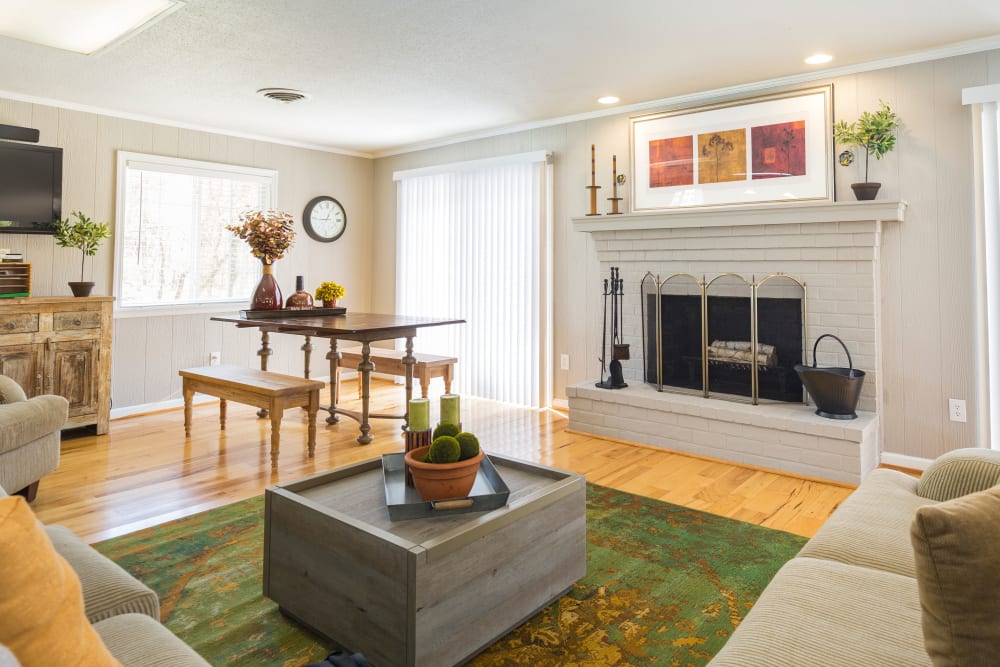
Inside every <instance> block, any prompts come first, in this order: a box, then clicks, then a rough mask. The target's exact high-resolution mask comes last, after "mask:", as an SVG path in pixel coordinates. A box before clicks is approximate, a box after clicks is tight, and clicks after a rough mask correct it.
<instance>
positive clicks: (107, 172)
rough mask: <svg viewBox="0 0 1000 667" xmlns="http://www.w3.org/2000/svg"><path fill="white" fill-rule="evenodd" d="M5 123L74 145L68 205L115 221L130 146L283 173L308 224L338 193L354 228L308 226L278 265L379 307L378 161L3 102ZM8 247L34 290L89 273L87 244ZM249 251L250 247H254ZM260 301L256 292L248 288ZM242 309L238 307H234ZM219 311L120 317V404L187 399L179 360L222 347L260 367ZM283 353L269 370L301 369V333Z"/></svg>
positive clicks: (115, 393) (22, 242) (108, 250)
mask: <svg viewBox="0 0 1000 667" xmlns="http://www.w3.org/2000/svg"><path fill="white" fill-rule="evenodd" d="M0 123H4V124H10V125H21V126H26V127H34V128H37V129H38V130H40V131H41V139H40V142H39V143H41V144H43V145H47V146H61V147H62V148H63V214H64V215H68V214H69V212H70V211H73V210H76V209H79V210H82V211H83V212H85V213H88V214H90V215H92V217H94V218H95V219H96V220H107V221H109V222H112V223H113V222H114V209H115V168H116V151H117V150H119V149H122V150H128V151H135V152H140V153H152V154H156V155H167V156H172V157H181V158H189V159H195V160H208V161H213V162H224V163H228V164H238V165H245V166H253V167H263V168H268V169H276V170H278V187H279V192H278V201H277V206H278V207H279V208H282V209H284V210H287V211H289V212H291V213H292V214H293V215H294V216H295V218H296V220H297V221H301V215H302V209H303V208H304V207H305V205H306V203H307V202H308V201H309V199H311V198H312V197H315V196H318V195H331V196H333V197H336V198H337V199H338V200H339V201H340V202H341V203H342V204H343V205H344V208H345V209H346V211H347V232H346V233H345V234H344V235H343V236H342V237H341V238H340V239H339V240H337V241H335V242H334V243H332V244H331V243H318V242H316V241H313V240H312V239H310V238H309V237H308V236H306V235H305V233H304V232H302V228H301V225H298V226H297V231H299V236H298V239H297V240H296V242H295V246H294V247H293V249H292V251H291V252H290V253H289V255H288V256H287V257H286V258H285V259H283V260H281V261H280V262H278V263H277V265H276V273H277V276H278V281H279V283H280V285H281V289H282V291H283V292H284V293H285V294H286V295H287V294H290V293H291V292H292V291H294V286H295V276H296V275H303V276H305V281H306V287H307V289H311V288H314V287H315V286H316V285H317V284H319V282H321V281H323V280H336V281H337V282H340V283H341V284H343V285H344V286H345V287H346V288H347V291H348V296H347V297H346V298H345V299H344V304H345V305H347V306H348V307H349V308H352V309H356V310H359V311H365V310H368V309H369V308H370V307H371V283H372V266H371V261H370V260H371V253H372V247H373V242H372V235H371V231H372V225H371V219H372V214H371V210H372V209H371V207H372V161H371V160H369V159H366V158H356V157H348V156H344V155H336V154H332V153H326V152H321V151H313V150H307V149H302V148H294V147H289V146H283V145H279V144H273V143H268V142H263V141H253V140H249V139H240V138H235V137H229V136H225V135H221V134H212V133H208V132H198V131H194V130H185V129H179V128H176V127H167V126H163V125H156V124H152V123H144V122H139V121H132V120H123V119H119V118H112V117H109V116H104V115H99V114H93V113H84V112H80V111H71V110H66V109H58V108H54V107H49V106H45V105H40V104H29V103H25V102H19V101H13V100H6V99H0ZM0 243H2V245H3V246H4V247H10V248H12V249H14V250H20V251H23V252H24V253H25V258H26V261H29V262H31V263H32V269H33V289H32V294H33V295H34V296H46V295H63V294H66V295H68V294H70V291H69V288H68V287H67V285H66V283H67V281H70V280H79V273H78V271H79V266H80V263H79V251H77V250H73V249H66V248H59V247H57V246H56V245H55V243H54V241H53V238H52V237H51V236H47V235H25V234H3V235H0ZM248 252H249V250H248ZM113 264H114V241H113V240H111V241H109V242H106V243H105V244H104V245H103V246H102V248H101V250H100V252H99V253H98V255H97V256H96V257H94V258H93V259H92V260H91V259H88V260H87V275H88V279H92V280H94V281H95V282H96V283H97V286H96V288H95V294H111V290H112V266H113ZM247 297H248V299H249V295H247ZM228 312H230V313H231V312H233V311H228ZM209 317H210V314H197V315H176V316H156V317H130V318H116V320H115V331H114V351H113V354H112V362H113V364H112V365H113V370H112V401H113V403H112V407H113V408H123V407H128V406H133V405H145V404H151V403H158V402H161V401H167V400H172V399H177V398H179V397H180V382H179V378H178V376H177V369H179V368H184V367H190V366H198V365H204V364H207V363H208V354H209V352H211V351H215V350H218V351H221V352H222V361H223V363H235V364H244V365H255V364H256V363H257V359H256V356H255V352H256V350H257V347H258V343H259V338H258V336H257V335H256V334H253V333H251V332H250V331H248V330H240V331H237V329H236V328H235V327H234V326H231V325H223V324H221V323H219V322H211V321H210V320H209ZM272 342H273V347H274V348H275V354H274V356H272V357H271V360H270V365H269V367H270V368H271V369H273V370H279V371H293V372H296V373H297V372H301V366H302V361H301V359H302V357H301V352H299V346H301V344H302V339H301V338H298V337H294V336H291V337H290V336H272ZM323 354H325V350H324V351H319V350H317V353H316V354H314V363H313V371H314V373H315V374H317V375H325V374H326V372H325V371H323V365H324V363H325V362H324V361H323V358H322V357H323Z"/></svg>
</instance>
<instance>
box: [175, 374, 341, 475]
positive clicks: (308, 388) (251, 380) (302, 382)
mask: <svg viewBox="0 0 1000 667" xmlns="http://www.w3.org/2000/svg"><path fill="white" fill-rule="evenodd" d="M178 373H179V374H180V376H181V377H182V378H184V435H185V436H186V437H190V436H191V400H192V399H193V398H194V394H195V392H199V393H202V394H208V395H209V396H216V397H218V398H219V426H220V427H221V428H222V429H223V430H225V428H226V401H227V400H228V401H236V402H237V403H243V404H244V405H252V406H254V407H256V408H263V409H266V410H268V411H269V414H270V417H271V467H272V468H276V467H277V466H278V448H279V447H280V445H281V417H282V415H284V413H285V409H286V408H297V407H304V408H306V411H307V412H308V415H309V456H310V457H311V456H313V454H314V452H315V450H316V413H317V412H318V411H319V392H320V390H321V389H322V388H323V386H324V384H323V383H322V382H320V381H319V380H306V379H304V378H297V377H293V376H291V375H281V374H280V373H271V372H269V371H259V370H255V369H253V368H243V367H242V366H201V367H199V368H187V369H184V370H181V371H178Z"/></svg>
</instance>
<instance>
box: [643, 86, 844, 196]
mask: <svg viewBox="0 0 1000 667" xmlns="http://www.w3.org/2000/svg"><path fill="white" fill-rule="evenodd" d="M832 107H833V87H832V86H821V87H817V88H810V89H808V90H796V91H791V92H787V93H777V94H773V95H766V96H762V97H755V98H753V99H750V100H741V101H738V102H729V103H725V104H714V105H711V106H703V107H697V108H693V109H680V110H676V111H667V112H661V113H655V114H648V115H645V116H638V117H635V118H632V119H631V128H630V129H631V135H632V174H633V177H632V208H633V210H634V211H653V210H662V209H670V208H684V207H691V206H723V205H729V204H752V203H758V202H775V201H802V200H808V199H816V200H828V201H829V200H832V199H833V172H832V169H831V160H832V157H831V156H832V154H833V133H832V117H831V116H832V111H831V109H832Z"/></svg>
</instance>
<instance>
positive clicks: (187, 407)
mask: <svg viewBox="0 0 1000 667" xmlns="http://www.w3.org/2000/svg"><path fill="white" fill-rule="evenodd" d="M183 392H184V437H186V438H190V437H191V401H192V400H194V389H189V388H188V386H187V380H186V379H185V380H184V388H183Z"/></svg>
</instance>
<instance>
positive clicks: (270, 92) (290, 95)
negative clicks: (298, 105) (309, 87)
mask: <svg viewBox="0 0 1000 667" xmlns="http://www.w3.org/2000/svg"><path fill="white" fill-rule="evenodd" d="M257 94H258V95H263V96H264V97H266V98H267V99H269V100H274V101H276V102H284V103H285V104H288V103H290V102H298V101H299V100H308V99H309V94H308V93H303V92H302V91H301V90H292V89H291V88H261V89H260V90H258V91H257Z"/></svg>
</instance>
